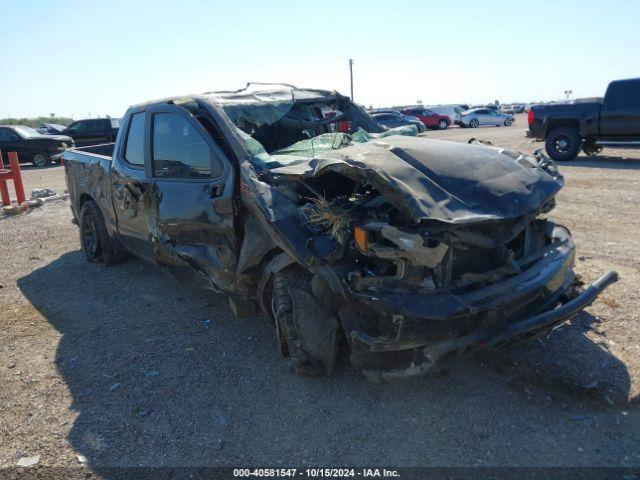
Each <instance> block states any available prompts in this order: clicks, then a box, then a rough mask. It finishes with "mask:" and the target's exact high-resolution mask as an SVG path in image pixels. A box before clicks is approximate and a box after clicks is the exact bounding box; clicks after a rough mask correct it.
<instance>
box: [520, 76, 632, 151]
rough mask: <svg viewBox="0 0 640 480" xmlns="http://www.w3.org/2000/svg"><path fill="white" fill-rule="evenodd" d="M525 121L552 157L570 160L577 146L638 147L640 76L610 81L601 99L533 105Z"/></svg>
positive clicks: (591, 148)
mask: <svg viewBox="0 0 640 480" xmlns="http://www.w3.org/2000/svg"><path fill="white" fill-rule="evenodd" d="M528 123H529V130H528V131H527V136H529V137H534V138H537V139H538V140H545V142H546V145H545V146H546V150H547V153H548V154H549V156H550V157H551V158H553V159H554V160H573V159H574V158H576V157H577V156H578V153H579V152H580V149H582V151H583V152H584V153H586V154H587V155H596V154H598V153H600V152H601V151H602V148H603V147H618V148H640V78H632V79H628V80H616V81H613V82H611V83H610V84H609V87H608V88H607V92H606V93H605V95H604V99H603V100H602V101H600V100H595V101H586V102H584V101H575V102H574V103H569V104H551V105H534V106H532V107H531V110H530V111H529V118H528Z"/></svg>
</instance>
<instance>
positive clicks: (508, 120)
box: [504, 118, 513, 127]
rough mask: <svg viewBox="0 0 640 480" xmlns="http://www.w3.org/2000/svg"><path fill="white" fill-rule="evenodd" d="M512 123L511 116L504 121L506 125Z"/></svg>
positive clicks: (508, 125)
mask: <svg viewBox="0 0 640 480" xmlns="http://www.w3.org/2000/svg"><path fill="white" fill-rule="evenodd" d="M512 123H513V120H511V119H510V118H507V119H505V121H504V126H505V127H510V126H511V124H512Z"/></svg>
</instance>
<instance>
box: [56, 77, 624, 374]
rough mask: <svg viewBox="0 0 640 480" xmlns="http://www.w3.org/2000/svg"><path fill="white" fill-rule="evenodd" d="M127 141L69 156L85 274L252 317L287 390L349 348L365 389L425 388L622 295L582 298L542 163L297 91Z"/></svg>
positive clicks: (146, 120) (187, 110)
mask: <svg viewBox="0 0 640 480" xmlns="http://www.w3.org/2000/svg"><path fill="white" fill-rule="evenodd" d="M327 111H331V112H337V114H335V115H334V116H332V118H330V119H328V118H326V117H325V115H324V113H323V112H327ZM341 121H349V122H351V123H352V126H353V127H354V128H353V129H354V131H355V133H354V134H353V135H347V134H344V133H340V132H338V131H336V130H335V126H336V124H337V123H338V122H341ZM122 125H123V128H121V129H120V132H119V133H118V137H117V139H116V142H115V145H99V146H92V147H86V148H80V149H73V150H69V151H67V152H65V154H64V158H65V171H66V177H67V185H68V188H69V194H70V199H71V207H72V210H73V212H74V216H75V218H76V219H77V220H78V223H79V226H80V237H81V244H82V248H83V251H84V252H85V255H86V256H87V258H88V259H89V260H92V261H101V262H104V263H115V262H116V261H118V260H120V259H122V258H123V257H124V256H126V254H128V253H132V254H134V255H137V256H139V257H141V258H144V259H145V260H147V261H150V262H152V263H154V264H157V265H159V266H161V267H163V268H165V269H167V270H168V271H169V272H171V273H172V274H173V275H175V276H177V277H179V278H181V279H183V280H185V281H190V282H193V284H195V285H198V286H202V287H204V288H209V289H213V290H216V291H224V292H226V293H228V294H229V296H230V301H231V303H232V306H233V307H234V308H235V311H237V312H239V313H241V312H243V311H244V312H246V311H251V307H252V306H254V305H258V306H260V307H261V309H262V311H263V312H264V314H265V315H266V316H267V317H268V318H270V319H271V320H272V321H273V323H274V330H275V332H276V336H277V338H278V341H279V344H280V347H281V352H282V354H283V355H284V356H286V357H288V358H289V359H290V361H291V364H292V365H293V367H294V369H295V371H297V372H299V373H303V374H309V375H312V374H321V373H330V372H331V371H332V369H333V366H334V362H335V358H336V354H337V348H338V343H339V342H338V338H339V336H340V335H343V336H344V338H346V340H347V342H348V345H349V347H350V349H351V360H352V363H353V364H354V365H356V366H357V367H359V368H361V369H362V370H363V372H364V373H365V375H366V376H367V377H368V378H370V379H372V380H384V379H392V378H397V377H406V376H411V375H417V374H421V373H424V372H426V371H428V370H430V369H432V368H434V367H435V366H437V365H439V364H440V363H441V361H443V360H444V359H445V358H448V357H450V356H452V355H453V354H459V353H463V352H471V351H477V350H481V349H484V348H489V347H497V346H501V345H503V344H505V343H509V342H511V341H514V340H519V339H524V338H532V337H535V336H537V335H540V334H543V333H546V332H548V331H549V330H550V329H552V328H553V327H555V326H557V325H558V324H560V323H562V322H563V321H565V320H566V319H567V318H569V317H570V316H571V315H573V314H574V313H575V312H576V311H579V310H580V309H582V308H584V307H585V306H587V305H588V304H589V303H591V302H592V301H593V299H594V298H595V297H596V296H597V295H598V294H599V293H600V292H601V291H602V290H603V289H604V288H606V287H607V286H608V285H609V284H611V283H612V282H614V281H615V280H616V278H617V276H616V274H615V272H609V273H608V274H606V275H605V276H603V277H602V279H601V280H600V281H599V282H597V283H595V284H594V285H593V286H591V287H589V288H588V289H587V290H585V291H584V292H582V293H580V291H579V290H578V289H577V287H576V285H575V277H574V274H573V270H572V266H573V260H574V245H573V242H572V241H571V237H570V235H569V233H568V231H567V230H566V229H564V228H563V227H561V226H558V225H555V224H554V223H553V222H552V221H550V220H546V219H544V218H541V217H540V215H541V214H544V213H547V212H548V211H549V210H550V209H552V208H553V205H554V197H555V194H556V193H557V192H558V191H559V190H560V188H561V187H562V185H563V181H562V177H561V176H560V175H559V173H558V171H557V169H555V167H554V165H553V163H552V162H551V161H550V160H549V159H548V158H545V157H543V156H540V155H537V156H534V157H530V156H525V155H522V154H520V153H518V152H514V151H509V150H504V149H499V148H495V147H491V146H487V145H481V144H474V145H466V144H458V143H453V142H444V141H436V140H428V139H424V138H417V137H411V136H401V135H397V133H400V132H384V133H381V129H380V127H379V126H378V125H377V124H376V123H375V122H374V121H372V119H371V118H370V117H369V116H368V115H367V114H366V113H365V112H364V110H362V109H361V108H360V107H358V106H356V105H354V104H352V103H351V101H350V100H349V99H348V98H347V97H344V96H342V95H340V94H338V93H336V92H328V91H321V90H304V89H297V88H294V87H286V88H277V89H272V90H264V91H260V92H257V93H251V92H249V91H248V90H239V91H237V92H217V93H209V94H204V95H192V96H188V97H178V98H172V99H165V100H160V101H156V102H149V103H145V104H142V105H138V106H134V107H131V108H130V109H129V111H128V112H127V113H126V115H125V116H124V118H123V123H122ZM414 130H415V129H414ZM404 133H407V132H404ZM409 134H410V132H409ZM414 134H415V132H414ZM203 159H206V160H203Z"/></svg>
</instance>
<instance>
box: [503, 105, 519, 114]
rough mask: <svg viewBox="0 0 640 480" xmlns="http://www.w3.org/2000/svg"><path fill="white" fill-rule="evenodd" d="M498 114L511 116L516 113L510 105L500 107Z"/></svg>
mask: <svg viewBox="0 0 640 480" xmlns="http://www.w3.org/2000/svg"><path fill="white" fill-rule="evenodd" d="M500 112H502V113H511V114H514V113H516V111H515V109H514V108H513V107H512V106H511V105H501V106H500Z"/></svg>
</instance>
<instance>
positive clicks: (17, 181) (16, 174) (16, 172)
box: [9, 152, 27, 205]
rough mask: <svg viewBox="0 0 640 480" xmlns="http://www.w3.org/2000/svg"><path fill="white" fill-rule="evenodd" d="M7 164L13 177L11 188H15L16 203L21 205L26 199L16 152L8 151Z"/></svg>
mask: <svg viewBox="0 0 640 480" xmlns="http://www.w3.org/2000/svg"><path fill="white" fill-rule="evenodd" d="M9 166H10V167H11V174H12V177H13V188H14V189H15V190H16V200H17V201H18V205H22V204H23V203H24V202H26V201H27V198H26V197H25V195H24V186H23V185H22V175H21V174H20V162H18V154H17V153H16V152H9Z"/></svg>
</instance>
